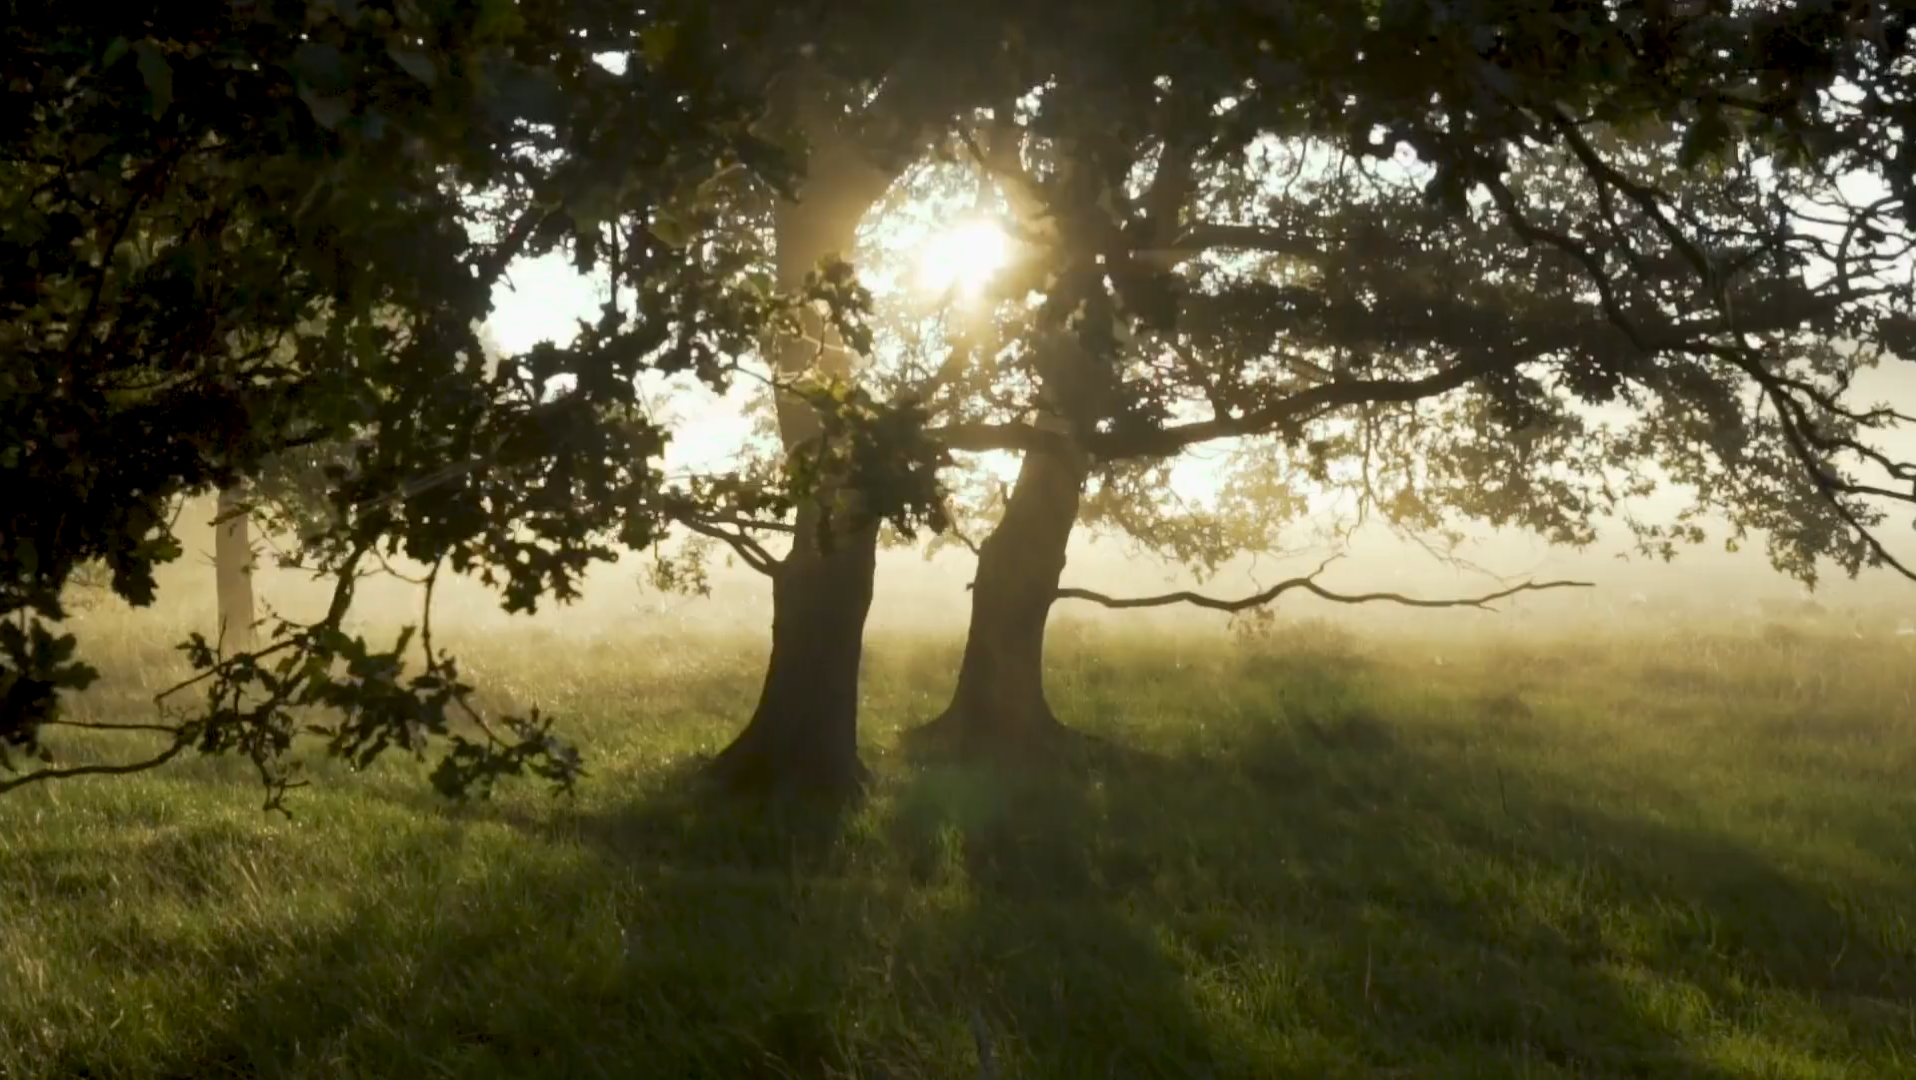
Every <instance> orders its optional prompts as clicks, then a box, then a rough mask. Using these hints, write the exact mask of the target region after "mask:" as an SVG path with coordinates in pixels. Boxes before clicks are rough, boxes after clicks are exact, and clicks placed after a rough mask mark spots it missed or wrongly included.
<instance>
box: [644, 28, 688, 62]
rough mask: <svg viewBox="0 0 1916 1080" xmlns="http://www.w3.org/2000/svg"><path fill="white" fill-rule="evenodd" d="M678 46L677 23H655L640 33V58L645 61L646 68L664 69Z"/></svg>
mask: <svg viewBox="0 0 1916 1080" xmlns="http://www.w3.org/2000/svg"><path fill="white" fill-rule="evenodd" d="M678 46H679V27H678V24H677V23H669V22H666V23H654V24H652V25H651V26H648V27H646V28H645V29H643V30H641V31H639V56H640V57H641V58H643V59H644V60H645V66H646V67H650V68H658V67H664V66H665V63H666V61H668V60H670V59H672V54H673V53H674V52H676V51H677V50H678Z"/></svg>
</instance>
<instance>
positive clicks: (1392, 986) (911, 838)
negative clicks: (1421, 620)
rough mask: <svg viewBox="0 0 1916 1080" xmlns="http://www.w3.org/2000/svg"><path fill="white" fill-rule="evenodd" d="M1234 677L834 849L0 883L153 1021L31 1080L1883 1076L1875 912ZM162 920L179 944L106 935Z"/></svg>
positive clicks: (232, 863) (674, 820)
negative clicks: (1165, 711)
mask: <svg viewBox="0 0 1916 1080" xmlns="http://www.w3.org/2000/svg"><path fill="white" fill-rule="evenodd" d="M1259 664H1260V665H1261V666H1260V667H1259V668H1258V671H1256V672H1252V673H1250V675H1249V676H1247V677H1251V676H1255V677H1257V678H1260V679H1268V680H1270V682H1271V684H1272V686H1273V693H1272V694H1271V695H1270V697H1271V699H1272V700H1273V701H1274V702H1275V703H1276V704H1274V705H1273V706H1272V708H1271V709H1270V710H1268V713H1269V714H1268V715H1261V716H1260V715H1244V716H1239V717H1237V718H1236V719H1232V720H1231V721H1230V723H1229V724H1228V725H1225V724H1221V723H1214V724H1211V725H1210V729H1211V730H1210V733H1209V734H1206V735H1203V736H1202V737H1201V738H1200V737H1199V736H1197V735H1190V736H1188V737H1186V736H1184V735H1181V734H1180V733H1179V732H1178V731H1175V730H1173V731H1170V732H1168V733H1161V734H1162V737H1160V738H1158V739H1157V740H1156V742H1157V743H1159V744H1160V745H1157V746H1155V747H1154V748H1153V750H1152V752H1144V751H1140V750H1135V749H1124V748H1122V747H1120V746H1117V745H1116V744H1113V743H1102V742H1098V741H1095V740H1087V741H1086V743H1085V744H1084V747H1083V753H1082V755H1081V756H1079V757H1078V758H1076V759H1075V760H1072V761H1070V762H1068V763H1067V764H1066V765H1065V766H1063V767H1058V768H1053V769H1051V770H1049V771H1046V772H1043V773H1037V774H1027V775H1023V776H1018V775H1011V774H1006V773H1002V772H997V773H993V772H978V771H970V770H965V769H961V768H956V767H949V766H947V767H925V766H913V765H909V764H906V763H903V762H900V761H897V760H879V761H878V762H877V764H878V765H879V772H880V774H881V776H883V777H885V779H884V780H883V782H881V784H880V786H879V788H878V790H877V791H876V792H875V796H874V798H873V800H872V802H871V803H870V804H869V805H867V806H863V807H858V808H852V809H851V810H849V811H848V812H845V813H837V814H831V813H826V814H820V813H816V812H809V813H808V812H802V811H800V810H799V809H798V808H796V807H794V806H785V807H779V808H775V809H772V810H769V811H768V810H767V809H766V808H757V809H753V808H749V807H740V806H738V805H737V804H729V803H723V802H713V801H709V800H706V799H704V798H702V797H701V795H700V794H699V792H698V788H697V785H696V784H695V783H693V782H692V780H691V777H690V775H689V773H685V774H680V775H675V776H673V777H667V778H660V777H657V776H653V777H640V776H637V775H634V776H630V777H607V778H605V779H604V780H603V781H601V782H603V783H609V784H611V785H612V787H613V789H615V790H617V791H619V792H626V791H629V792H630V793H631V798H629V799H623V800H620V801H619V802H618V803H617V805H616V806H604V805H595V804H593V803H590V802H582V803H581V804H580V805H577V806H570V807H568V806H566V805H563V804H562V805H561V806H559V807H556V808H553V809H551V810H550V811H548V812H542V813H532V812H526V811H523V810H521V809H517V808H515V806H514V805H510V804H508V805H501V806H497V807H491V808H486V807H479V808H475V809H472V810H468V811H457V812H445V813H441V814H438V815H433V814H416V813H410V812H407V813H396V812H391V808H387V810H385V811H382V812H380V813H374V812H373V811H371V810H362V811H361V812H362V813H363V814H364V817H363V818H359V817H342V818H341V819H340V820H338V821H335V822H332V823H330V824H329V823H326V822H325V821H324V820H323V819H321V815H322V814H325V813H328V812H329V811H327V810H325V809H324V808H319V807H315V808H314V815H313V816H314V818H315V819H316V820H319V824H317V825H316V826H315V828H317V829H320V830H321V831H322V832H323V833H324V836H323V838H322V840H321V842H323V843H334V842H337V843H342V844H347V843H350V844H354V845H358V846H359V848H360V849H363V850H356V851H355V852H354V854H352V855H351V857H350V858H344V859H342V860H338V862H341V863H344V864H346V865H350V866H352V867H353V868H354V872H355V873H356V874H357V875H358V879H356V880H353V881H349V882H344V883H341V882H336V881H331V880H321V879H320V878H319V877H317V876H316V873H317V872H316V871H314V870H313V869H312V866H314V865H318V864H312V863H302V862H301V856H300V855H299V854H298V853H283V854H279V855H275V854H274V853H273V848H272V843H273V841H272V840H271V839H270V838H269V839H262V838H261V835H260V834H259V833H258V832H256V831H250V830H247V829H245V828H244V827H242V826H239V825H235V824H232V823H227V824H224V825H220V826H217V827H214V826H206V827H203V828H202V827H193V828H174V829H165V828H161V829H157V830H145V831H139V832H129V833H128V834H127V835H126V836H124V837H116V838H114V840H113V843H114V845H115V846H111V847H107V846H103V844H102V843H101V842H100V841H98V840H89V841H88V843H87V844H86V845H85V846H76V847H74V848H73V849H72V850H70V851H60V850H58V849H46V848H42V849H39V853H38V854H36V855H34V856H33V857H32V858H30V859H28V860H26V861H24V862H21V863H19V864H17V867H18V869H17V870H16V869H15V868H14V867H10V868H9V874H10V875H12V876H11V878H10V880H13V881H18V882H29V883H31V884H32V888H33V889H34V890H35V891H34V892H33V894H32V898H31V902H32V903H34V904H43V905H73V906H74V907H75V908H76V910H77V911H78V912H79V913H78V914H76V915H75V919H76V920H77V921H76V923H75V925H76V926H81V927H82V929H80V930H76V931H74V933H75V934H79V935H82V936H81V937H76V939H75V940H74V941H73V942H72V946H71V950H70V951H71V952H72V955H73V957H74V959H72V964H73V970H74V973H75V974H74V979H75V986H76V987H77V989H75V991H74V995H77V996H73V997H71V998H70V1000H72V1001H78V1002H81V1003H83V1004H86V1005H87V1006H88V1007H90V1008H97V1006H98V1002H100V1001H116V1002H119V1003H121V1004H122V1005H124V1006H125V1007H130V1008H136V1009H137V1005H138V1002H139V1000H140V997H141V995H143V994H144V995H146V998H145V1000H147V1001H149V1002H151V1003H152V1004H153V1005H154V1007H155V1008H156V1009H158V1010H159V1012H160V1014H161V1017H162V1018H161V1019H159V1020H155V1021H150V1022H144V1026H142V1023H143V1022H141V1021H139V1020H137V1019H136V1020H135V1021H133V1022H131V1023H122V1024H121V1025H120V1026H119V1027H117V1028H116V1027H113V1026H111V1025H108V1024H105V1023H103V1022H102V1021H101V1019H100V1018H99V1017H98V1016H96V1017H94V1018H93V1019H91V1020H88V1019H86V1018H84V1017H83V1016H82V1015H81V1013H79V1012H78V1011H76V1010H77V1008H78V1006H77V1005H76V1006H70V1007H69V1006H62V1007H61V1008H62V1009H63V1010H64V1011H61V1012H59V1015H57V1016H53V1015H49V1017H48V1018H47V1019H48V1022H50V1023H54V1024H56V1025H59V1024H66V1025H76V1027H75V1028H74V1030H83V1031H85V1032H86V1034H85V1035H83V1036H76V1037H73V1038H70V1039H68V1041H67V1047H66V1052H65V1054H64V1056H62V1057H61V1058H59V1059H57V1060H52V1061H48V1062H46V1063H45V1064H46V1065H47V1068H46V1070H45V1072H46V1073H47V1074H48V1075H64V1076H86V1075H97V1076H106V1075H115V1076H122V1075H133V1076H154V1077H182V1078H184V1077H189V1076H192V1077H197V1076H220V1075H245V1076H260V1077H307V1076H311V1077H321V1076H324V1077H333V1076H354V1075H357V1076H399V1075H422V1076H424V1075H457V1076H462V1077H464V1076H473V1077H488V1076H500V1077H506V1076H513V1077H539V1076H565V1077H596V1076H632V1075H645V1076H653V1075H657V1076H671V1077H708V1076H709V1077H746V1078H752V1077H767V1078H770V1077H818V1078H827V1077H850V1076H861V1077H883V1078H892V1080H903V1078H906V1077H947V1076H975V1075H979V1074H980V1073H979V1071H978V1068H977V1061H976V1057H977V1052H976V1048H975V1043H976V1042H977V1041H979V1040H978V1035H977V1034H976V1033H975V1032H974V1024H975V1025H976V1030H977V1031H979V1032H982V1033H983V1037H982V1042H983V1044H984V1046H985V1047H986V1048H987V1050H988V1052H989V1053H990V1055H991V1056H992V1057H993V1058H994V1059H996V1065H997V1073H996V1075H997V1076H999V1077H1002V1078H1006V1080H1008V1078H1010V1077H1014V1076H1018V1077H1029V1078H1037V1077H1046V1078H1049V1077H1094V1076H1095V1077H1112V1076H1119V1077H1149V1076H1163V1077H1244V1078H1247V1080H1248V1078H1253V1077H1256V1078H1270V1077H1300V1078H1301V1077H1313V1078H1316V1077H1339V1076H1353V1077H1355V1076H1364V1077H1382V1076H1391V1077H1404V1078H1408V1077H1419V1078H1421V1077H1443V1076H1458V1077H1462V1076H1471V1077H1476V1076H1491V1077H1495V1076H1513V1077H1514V1076H1579V1077H1585V1076H1587V1077H1610V1076H1616V1077H1626V1076H1641V1077H1683V1076H1690V1077H1697V1078H1702V1080H1728V1078H1730V1077H1743V1076H1757V1075H1776V1074H1777V1073H1778V1071H1779V1070H1787V1069H1790V1068H1794V1069H1796V1070H1797V1071H1799V1072H1801V1073H1804V1074H1809V1073H1812V1072H1814V1071H1815V1070H1816V1069H1817V1068H1818V1067H1823V1068H1824V1069H1825V1071H1830V1070H1835V1069H1837V1068H1841V1067H1842V1066H1841V1065H1840V1064H1839V1063H1842V1062H1845V1061H1847V1062H1848V1063H1849V1064H1848V1070H1849V1072H1848V1075H1855V1076H1870V1075H1882V1076H1894V1075H1897V1073H1896V1071H1895V1067H1894V1064H1893V1063H1894V1062H1895V1061H1896V1060H1898V1059H1896V1058H1895V1057H1894V1053H1895V1051H1894V1050H1893V1049H1886V1047H1893V1046H1894V1045H1895V1040H1897V1039H1903V1040H1907V1039H1908V1037H1909V1035H1910V1033H1911V1031H1912V1024H1916V1021H1913V1020H1912V1019H1911V1017H1910V1013H1909V1009H1908V1007H1907V1002H1908V1001H1909V1000H1910V998H1911V997H1912V996H1916V975H1913V974H1912V971H1911V961H1910V957H1909V956H1908V955H1907V952H1906V950H1905V951H1903V952H1899V951H1898V947H1899V941H1900V942H1901V943H1902V944H1903V945H1905V946H1906V944H1907V937H1906V936H1905V937H1904V938H1901V939H1898V938H1897V937H1896V936H1895V934H1894V932H1893V930H1894V928H1893V926H1891V925H1890V924H1891V923H1892V922H1893V919H1892V918H1890V917H1887V916H1882V915H1881V914H1880V913H1881V912H1883V911H1887V910H1891V909H1893V907H1894V905H1895V903H1896V902H1897V901H1898V900H1899V899H1901V900H1904V901H1906V900H1907V899H1908V897H1907V894H1903V895H1901V896H1900V897H1898V896H1896V895H1890V894H1887V893H1883V892H1881V891H1880V889H1881V887H1878V886H1872V885H1870V884H1868V883H1866V882H1855V881H1838V880H1834V879H1832V881H1828V882H1819V881H1813V880H1811V879H1810V878H1809V877H1807V876H1806V875H1807V874H1809V873H1810V872H1809V871H1804V870H1800V869H1797V870H1791V869H1786V868H1783V867H1781V866H1779V865H1777V864H1776V863H1775V862H1774V861H1773V860H1772V859H1771V858H1769V857H1766V856H1765V855H1764V854H1763V853H1761V852H1758V851H1756V850H1753V849H1751V848H1750V847H1748V846H1746V845H1744V844H1742V843H1739V842H1738V841H1736V840H1734V839H1733V838H1729V837H1725V836H1721V835H1717V834H1714V833H1712V832H1709V831H1708V830H1707V829H1705V828H1703V827H1684V826H1679V825H1674V824H1670V823H1668V822H1667V821H1663V820H1658V819H1657V817H1656V816H1654V815H1655V814H1656V812H1657V811H1658V810H1659V807H1657V806H1650V805H1645V806H1642V807H1630V808H1625V809H1617V808H1615V807H1610V806H1604V805H1599V804H1595V803H1593V802H1592V801H1590V800H1587V799H1586V800H1584V801H1579V800H1578V798H1577V797H1576V795H1575V793H1574V792H1569V791H1565V790H1561V789H1560V788H1558V787H1552V786H1551V785H1550V783H1549V782H1548V781H1547V780H1545V779H1542V778H1533V777H1529V776H1526V775H1525V774H1523V773H1522V772H1521V771H1520V770H1517V769H1515V768H1505V767H1504V766H1505V765H1506V764H1507V762H1506V761H1505V760H1504V759H1502V758H1498V759H1496V760H1495V761H1493V764H1494V765H1496V767H1495V768H1490V767H1488V766H1486V765H1485V764H1484V763H1483V762H1482V761H1479V760H1476V759H1474V758H1473V757H1472V756H1471V755H1472V754H1473V753H1475V752H1476V751H1474V750H1472V749H1470V744H1468V743H1467V741H1464V740H1447V739H1445V738H1438V737H1433V736H1432V734H1431V733H1430V732H1429V731H1428V730H1424V729H1422V728H1418V727H1416V726H1415V725H1407V724H1405V723H1402V722H1400V719H1401V718H1400V719H1393V718H1392V717H1390V716H1388V715H1380V714H1377V713H1374V712H1372V711H1369V708H1370V706H1369V705H1368V704H1367V700H1366V697H1365V694H1364V692H1363V690H1362V688H1361V686H1362V684H1363V683H1364V682H1365V680H1375V679H1376V678H1377V677H1378V673H1376V672H1370V671H1365V670H1363V669H1362V667H1361V665H1358V664H1354V663H1349V662H1346V663H1343V664H1340V665H1316V664H1311V663H1308V662H1300V663H1298V664H1294V665H1290V666H1286V665H1284V664H1281V663H1265V662H1264V661H1259ZM1279 691H1281V692H1279ZM1493 704H1494V703H1490V704H1487V705H1486V707H1485V713H1486V715H1485V717H1484V724H1485V727H1486V730H1488V731H1492V732H1494V733H1495V735H1496V737H1497V738H1498V739H1499V740H1504V741H1506V742H1508V741H1513V740H1521V739H1524V738H1536V737H1540V736H1536V735H1534V734H1531V733H1529V731H1530V729H1529V728H1527V727H1526V718H1525V716H1524V715H1523V714H1522V712H1521V710H1512V709H1510V708H1507V707H1498V708H1492V707H1491V706H1492V705H1493ZM1247 708H1249V707H1248V706H1247ZM1492 714H1494V715H1492ZM1220 728H1228V730H1227V731H1224V732H1222V733H1220V730H1219V729H1220ZM1137 738H1138V739H1139V740H1140V741H1149V740H1147V739H1146V736H1145V734H1143V733H1140V734H1139V735H1138V736H1137ZM1509 760H1511V761H1515V760H1516V758H1514V757H1513V758H1511V759H1509ZM378 797H383V796H382V795H380V794H379V793H374V797H373V798H371V799H367V800H366V801H365V804H364V805H366V806H377V805H379V804H378V803H377V798H378ZM340 798H341V803H340V806H341V807H344V806H346V805H347V803H346V799H347V797H346V796H344V795H342V796H340ZM353 805H356V806H357V805H361V804H353ZM410 809H414V810H416V809H418V807H411V808H410ZM1666 809H1667V808H1666ZM1678 816H1679V817H1680V815H1678ZM134 867H137V868H140V870H141V872H142V873H143V874H145V875H147V876H149V877H150V878H152V879H153V880H154V881H156V882H158V883H159V884H158V885H156V886H155V887H154V888H155V889H156V890H157V892H152V891H149V892H148V893H144V894H142V893H134V894H129V893H127V892H126V890H125V887H124V885H116V880H120V881H123V880H124V877H125V875H124V870H125V869H126V868H134ZM235 868H243V872H242V870H241V869H235ZM302 868H304V876H303V877H302V876H301V874H302ZM116 873H119V874H120V877H119V878H118V879H116V877H115V874H116ZM1832 873H1834V871H1832ZM5 886H6V882H5V881H0V888H4V887H5ZM116 890H118V891H117V892H116ZM1872 890H1876V891H1872ZM4 896H5V894H0V897H4ZM155 896H157V897H158V898H159V899H160V900H163V901H165V902H166V903H169V904H173V905H175V906H176V907H182V908H189V909H192V910H194V911H201V912H204V924H203V925H201V926H200V927H199V928H198V929H193V928H192V926H191V925H189V924H188V923H182V924H181V925H180V926H178V927H174V928H172V929H169V928H168V927H167V926H164V925H154V924H152V923H150V922H141V921H140V920H138V919H131V918H130V917H129V916H128V915H127V912H128V911H129V910H131V909H133V908H136V907H138V906H139V905H140V904H142V903H145V902H147V901H150V900H153V899H154V897H155ZM1837 896H1841V897H1846V898H1847V900H1846V901H1845V904H1846V905H1847V906H1839V904H1838V902H1836V901H1833V900H1832V897H1837ZM6 898H7V899H8V901H9V908H8V909H9V910H16V909H15V908H14V907H13V903H14V899H15V898H12V897H6ZM18 899H19V901H20V906H19V907H18V908H17V910H23V911H24V910H32V909H31V908H30V907H29V906H28V899H29V898H28V897H27V896H26V895H25V893H24V892H23V894H22V896H21V897H20V898H18ZM89 905H91V906H89ZM115 905H118V907H117V908H116V907H115ZM89 919H97V920H98V925H86V921H87V920H89ZM113 920H120V921H118V922H115V921H113ZM1905 933H1907V931H1906V930H1905ZM83 949H85V950H87V951H90V952H91V954H92V958H91V959H85V960H82V959H79V958H78V957H79V956H80V953H81V951H82V950H83ZM86 980H92V982H91V983H88V982H87V981H86ZM156 986H158V987H161V988H163V989H164V990H165V993H164V994H161V995H160V996H157V997H156V996H154V995H155V994H156V990H155V987H156ZM54 996H55V997H58V996H59V995H57V994H56V995H54ZM136 1016H137V1012H136ZM78 1025H84V1027H79V1026H78ZM135 1029H137V1031H136V1030H135ZM142 1033H143V1034H142ZM1739 1055H1740V1056H1739ZM1901 1060H1904V1061H1906V1060H1907V1059H1906V1058H1904V1059H1901ZM1872 1069H1873V1070H1875V1071H1873V1072H1872V1071H1871V1070H1872Z"/></svg>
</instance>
